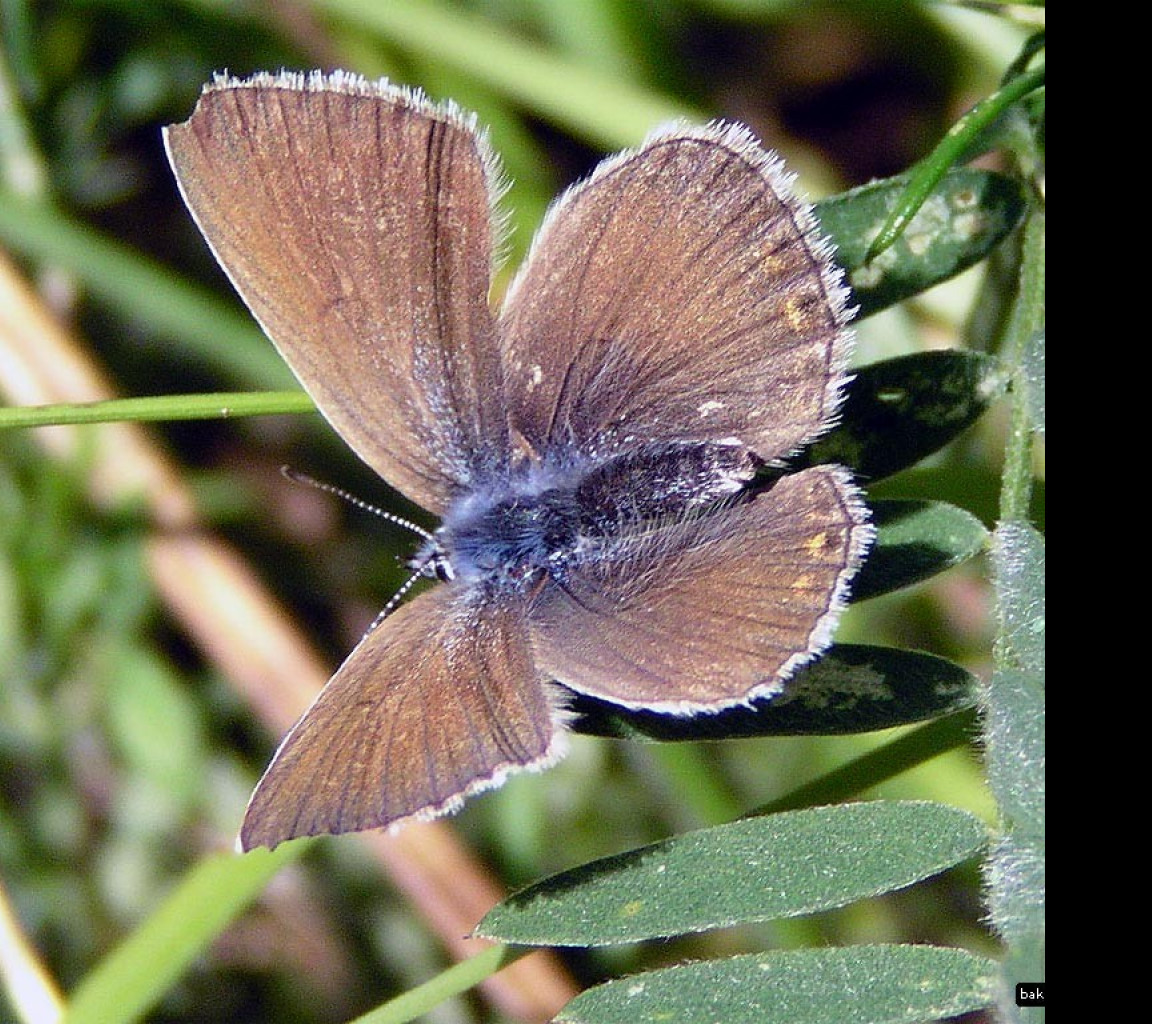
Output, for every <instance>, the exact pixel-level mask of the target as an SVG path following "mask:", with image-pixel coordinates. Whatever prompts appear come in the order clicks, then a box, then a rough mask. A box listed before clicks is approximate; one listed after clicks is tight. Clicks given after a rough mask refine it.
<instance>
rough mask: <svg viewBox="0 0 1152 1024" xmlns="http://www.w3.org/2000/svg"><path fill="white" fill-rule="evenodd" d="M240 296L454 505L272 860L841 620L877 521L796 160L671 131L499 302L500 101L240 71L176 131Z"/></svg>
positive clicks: (189, 183)
mask: <svg viewBox="0 0 1152 1024" xmlns="http://www.w3.org/2000/svg"><path fill="white" fill-rule="evenodd" d="M165 142H166V145H167V149H168V154H169V158H170V160H171V163H172V167H173V169H174V171H175V174H176V178H177V181H178V184H179V186H180V190H181V192H182V194H183V197H184V200H185V202H186V204H187V206H188V208H189V209H190V211H191V213H192V215H193V217H194V218H195V220H196V223H197V224H198V226H199V227H200V230H201V232H202V233H203V235H204V237H205V238H206V240H207V241H208V244H209V245H210V246H211V248H212V251H213V253H214V254H215V256H216V258H217V260H218V261H219V263H220V264H221V266H222V267H223V268H224V270H225V272H226V273H227V274H228V276H229V277H230V279H231V281H232V283H233V284H234V286H235V288H236V290H237V291H238V292H239V294H240V295H241V297H242V298H243V299H244V301H245V302H246V304H247V305H248V307H249V309H250V310H251V311H252V313H253V314H254V316H255V317H256V319H257V320H258V321H259V322H260V324H261V326H262V327H263V329H264V331H265V332H266V333H267V335H268V336H269V338H271V340H272V342H273V343H274V344H275V346H276V347H277V349H278V350H279V352H280V353H281V355H282V356H283V358H284V359H285V360H286V361H287V363H288V365H289V366H290V367H291V368H292V370H293V371H294V373H295V374H296V376H297V377H298V379H299V380H300V382H301V384H302V385H303V386H304V388H305V389H306V390H307V391H308V393H309V394H310V395H311V397H312V398H313V400H314V401H315V403H316V405H317V407H318V408H319V409H320V411H321V412H322V413H323V415H324V417H325V418H326V419H327V421H328V422H329V423H330V424H331V426H332V427H333V429H335V430H336V432H337V433H338V434H339V435H340V436H341V437H342V438H343V439H344V440H345V441H346V442H347V443H348V444H349V445H350V446H351V448H352V449H353V450H354V451H355V452H356V453H357V454H358V455H359V456H360V458H362V459H363V460H364V462H366V463H367V464H368V465H369V466H370V467H371V468H372V469H373V470H375V471H376V472H377V473H378V474H379V475H380V476H381V477H383V478H384V480H386V481H387V482H388V483H389V484H391V485H392V486H393V487H395V488H397V489H398V490H399V491H401V492H402V493H403V494H404V495H406V496H407V497H408V498H410V499H412V500H413V501H414V502H416V503H418V504H419V505H421V506H423V507H424V508H425V509H427V510H428V511H429V512H431V513H434V514H435V515H436V516H437V517H439V519H440V523H441V525H440V526H439V528H438V529H437V530H436V531H435V533H432V534H430V535H429V537H428V539H427V540H426V541H425V543H424V546H423V548H422V550H421V551H420V552H419V553H418V554H417V555H416V557H415V559H414V562H413V565H414V566H415V570H416V571H417V572H420V573H423V574H424V575H429V576H432V575H434V576H437V577H439V578H440V580H441V581H442V582H441V583H440V584H439V585H437V586H433V587H431V588H429V589H427V590H425V591H424V592H423V593H420V594H418V595H417V596H416V597H415V598H413V599H411V600H409V601H406V602H405V603H402V604H399V605H398V607H396V608H395V609H394V610H393V611H391V614H388V615H387V616H384V617H382V618H381V620H380V621H378V623H377V624H376V625H375V626H374V628H372V629H371V630H370V631H369V632H368V633H367V634H366V635H365V636H364V638H363V640H362V641H361V642H360V643H359V645H358V646H357V647H356V648H355V649H354V650H353V652H352V653H351V654H350V655H349V656H348V658H347V660H346V661H345V662H344V663H343V665H342V666H341V667H340V668H339V670H338V671H337V672H336V674H335V675H334V676H333V677H332V679H331V681H330V682H329V683H328V684H327V686H326V687H325V688H324V689H323V690H322V691H321V693H320V694H319V696H318V697H317V698H316V700H315V702H314V703H313V704H312V706H311V707H310V708H309V709H308V711H307V712H306V713H305V714H304V715H303V717H302V718H301V719H300V721H299V722H298V723H297V724H296V725H295V727H294V728H293V729H292V730H291V731H290V732H289V734H288V735H287V737H286V738H285V739H284V740H283V742H282V743H281V745H280V747H279V749H278V750H277V752H276V754H275V757H274V758H273V760H272V762H271V764H270V766H269V767H268V769H267V771H266V773H265V774H264V776H263V778H262V779H261V780H260V782H259V784H258V786H257V788H256V790H255V791H254V793H253V795H252V798H251V801H250V803H249V806H248V809H247V812H246V814H245V818H244V822H243V825H242V828H241V836H240V842H241V845H242V847H243V848H245V849H250V848H253V847H256V846H269V847H272V846H275V845H277V844H278V843H280V842H282V841H284V840H287V839H291V838H293V837H296V836H301V835H314V834H318V833H333V834H334V833H343V832H350V831H357V830H363V829H371V828H380V827H385V826H395V825H398V824H400V823H403V822H405V821H407V820H410V819H413V818H416V819H427V818H431V817H435V816H437V815H441V814H444V813H447V812H450V811H453V810H455V809H456V808H458V807H459V806H460V805H461V803H462V802H463V800H464V799H465V798H466V797H468V796H469V795H471V794H473V793H476V792H479V791H481V790H485V789H488V788H491V787H493V786H497V785H499V784H500V783H501V782H502V781H503V780H504V779H505V778H506V777H507V776H508V775H509V774H510V773H512V772H517V771H521V770H525V769H528V770H536V769H540V768H543V767H545V766H547V765H550V764H552V763H553V762H554V761H555V760H556V759H557V758H558V757H559V756H561V754H562V752H563V749H564V738H565V730H566V724H567V721H568V718H569V713H568V712H567V711H566V704H565V694H566V693H570V692H571V691H576V692H578V693H582V694H588V695H591V696H593V697H597V698H600V699H603V700H606V701H610V702H613V703H615V704H617V705H622V706H624V707H627V708H644V709H650V710H655V711H662V712H667V713H670V714H674V715H695V714H702V713H708V712H715V711H718V710H721V709H724V708H729V707H732V706H735V705H738V704H748V703H750V702H752V701H754V700H756V699H757V698H761V697H767V696H770V695H772V694H774V693H777V692H779V691H780V690H781V688H782V687H783V685H784V683H785V681H786V680H787V679H788V678H789V676H790V675H791V674H792V673H794V672H795V670H796V669H797V668H798V667H799V666H800V665H802V664H804V663H805V662H807V661H809V660H810V659H812V658H813V657H815V656H817V655H818V654H819V653H820V652H821V651H822V650H823V649H824V648H825V647H826V646H827V645H828V644H829V642H830V638H831V634H832V630H833V627H834V625H835V623H836V620H837V617H838V615H839V613H840V610H841V608H842V606H843V604H844V602H845V599H846V596H847V589H848V585H849V582H850V580H851V578H852V576H853V575H854V573H855V572H856V571H857V569H858V567H859V565H860V564H861V561H862V559H863V557H864V554H865V552H866V549H867V547H868V544H869V541H870V538H871V533H872V531H871V527H870V525H869V523H868V515H867V511H866V508H865V505H864V503H863V501H862V499H861V495H860V492H859V490H858V488H857V487H856V485H855V484H854V483H853V482H852V480H851V479H850V476H849V474H848V472H847V471H846V470H844V469H842V468H840V467H835V466H816V467H813V468H808V469H804V470H802V471H800V472H796V473H791V474H788V473H782V472H780V468H781V467H782V465H783V463H784V460H785V459H786V458H787V456H789V455H790V454H792V453H794V452H796V451H797V450H798V449H800V448H801V447H802V446H803V445H805V444H806V443H807V442H809V441H811V440H812V439H813V438H815V437H817V436H818V435H820V434H821V433H823V432H824V431H826V430H827V429H828V428H829V426H830V425H831V424H832V423H833V422H834V420H835V416H836V411H837V408H838V405H839V403H840V401H841V398H842V395H843V391H844V388H845V385H846V382H847V379H848V378H847V374H846V371H845V365H846V361H847V358H848V350H849V346H850V332H849V331H848V329H847V324H848V321H849V319H850V316H851V310H850V309H849V297H848V292H847V289H846V287H845V286H844V284H843V282H842V279H841V273H840V271H839V270H838V269H837V267H836V265H835V263H834V260H833V254H832V249H831V247H830V245H829V244H828V243H827V242H826V241H825V240H824V239H823V238H822V237H821V235H820V234H819V231H818V228H817V224H816V222H815V219H814V216H813V213H812V211H811V209H810V207H809V206H807V205H806V204H805V203H803V202H802V201H801V200H799V199H798V198H797V197H796V196H795V195H794V193H793V191H792V185H791V178H790V176H789V175H788V174H787V173H786V172H785V171H784V169H783V167H782V164H781V161H780V160H779V158H778V157H776V156H774V155H773V154H771V153H769V152H767V151H765V150H764V149H762V148H761V147H760V146H759V144H758V143H757V141H756V140H755V138H754V137H753V136H752V134H751V133H750V132H749V131H748V130H747V129H745V128H744V127H742V126H740V125H736V124H722V123H713V124H709V125H706V126H702V127H692V126H686V125H673V126H669V127H665V128H663V129H660V130H658V131H656V132H654V133H653V134H652V135H650V136H649V137H648V139H647V140H646V141H645V142H644V143H643V144H642V145H641V146H640V147H639V148H637V149H635V150H633V151H628V152H624V153H620V154H618V155H616V156H613V157H610V158H609V159H606V160H605V161H604V162H602V163H601V164H600V165H599V166H598V167H597V168H596V169H595V170H594V172H593V173H592V174H591V175H590V176H589V177H588V178H587V179H586V180H585V181H583V182H581V183H579V184H577V185H575V186H574V187H572V188H570V189H568V190H567V191H566V192H565V193H564V194H563V195H562V196H561V197H560V198H559V199H558V200H557V201H556V202H555V203H554V204H553V205H552V207H551V209H550V210H549V212H548V214H547V216H546V218H545V220H544V223H543V225H542V226H541V228H540V230H539V232H538V234H537V237H536V239H535V240H534V242H533V244H532V247H531V250H530V252H529V255H528V257H527V259H526V260H525V262H524V264H523V266H522V267H521V268H520V270H519V272H518V273H517V274H516V276H515V277H514V279H513V281H512V283H511V284H510V286H509V288H508V289H507V292H506V294H505V297H504V300H503V304H502V306H501V308H500V309H499V311H498V312H494V311H493V309H492V307H491V305H490V299H489V292H490V288H491V283H492V275H493V269H494V263H495V259H496V257H495V254H496V253H497V252H498V250H499V248H500V230H501V224H502V220H501V215H500V213H499V209H498V201H499V199H500V196H501V193H502V190H503V185H502V179H501V176H500V171H499V167H498V163H497V160H496V157H495V155H494V154H493V152H492V150H491V148H490V146H489V144H488V142H487V139H486V136H485V134H484V133H483V132H482V131H481V130H479V128H478V127H477V121H476V118H475V116H474V115H470V114H467V113H465V112H463V111H462V110H460V109H459V108H458V107H456V106H455V105H453V104H435V103H432V102H430V101H429V100H428V99H426V98H425V97H424V96H423V95H422V94H420V93H418V92H416V91H412V90H408V89H404V88H401V87H397V86H395V85H392V84H390V83H388V82H385V81H379V82H369V81H366V80H364V79H362V78H359V77H357V76H354V75H350V74H347V73H342V72H336V73H333V74H328V75H325V74H322V73H320V72H314V73H311V74H308V75H303V74H297V73H280V74H276V75H272V74H258V75H256V76H254V77H252V78H248V79H244V80H238V79H233V78H228V77H217V79H216V80H215V81H214V82H213V83H211V84H210V85H208V86H207V87H206V88H205V90H204V92H203V94H202V96H201V97H200V100H199V102H198V104H197V106H196V108H195V110H194V112H193V114H192V116H191V117H190V118H189V120H187V121H186V122H184V123H182V124H179V125H173V126H170V127H169V128H167V129H166V130H165Z"/></svg>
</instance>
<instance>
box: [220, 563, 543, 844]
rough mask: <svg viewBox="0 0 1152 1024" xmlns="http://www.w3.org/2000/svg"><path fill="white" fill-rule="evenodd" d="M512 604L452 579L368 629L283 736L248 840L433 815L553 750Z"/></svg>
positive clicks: (246, 830)
mask: <svg viewBox="0 0 1152 1024" xmlns="http://www.w3.org/2000/svg"><path fill="white" fill-rule="evenodd" d="M555 738H556V730H555V727H554V725H553V718H552V708H551V707H550V705H549V701H548V698H547V695H546V693H545V690H544V686H543V684H542V682H541V679H540V675H539V672H538V670H537V669H536V668H535V667H534V665H533V664H532V660H531V656H530V653H529V649H528V640H527V632H526V626H525V623H524V619H523V613H522V609H521V608H520V607H519V606H518V605H515V604H512V603H510V602H498V601H495V600H489V599H487V598H485V597H484V596H483V595H481V594H479V593H478V592H473V591H471V590H465V589H464V588H462V587H459V586H456V585H452V584H449V585H445V586H440V587H436V588H434V589H432V590H430V591H428V592H427V593H424V594H421V595H420V596H418V597H417V598H415V599H414V600H413V601H411V602H409V603H408V604H405V605H403V606H402V607H400V608H399V609H397V610H396V612H395V613H393V614H392V615H391V616H389V617H388V618H386V619H385V620H384V621H383V622H382V623H380V625H379V626H377V628H376V629H374V630H373V631H372V632H371V633H369V634H368V635H367V636H366V637H365V638H364V640H363V641H362V642H361V643H360V645H359V646H358V647H357V648H356V649H355V650H354V651H353V652H352V654H351V655H349V657H348V659H347V661H345V662H344V664H343V665H342V666H341V667H340V669H339V671H338V672H337V673H336V675H335V676H333V677H332V680H331V681H330V682H329V683H328V685H327V686H326V687H325V688H324V689H323V691H321V693H320V695H319V697H317V699H316V701H315V703H314V704H313V705H312V707H311V708H310V709H309V710H308V711H307V712H306V713H305V715H304V716H303V717H302V718H301V719H300V721H299V722H298V723H297V724H296V726H295V727H294V728H293V729H292V731H291V732H290V733H289V734H288V736H287V738H286V739H285V740H284V742H283V743H282V744H281V745H280V749H279V750H278V751H277V752H276V756H275V758H274V759H273V761H272V764H271V765H270V766H269V768H268V770H267V771H266V772H265V774H264V777H263V778H262V779H261V780H260V784H259V785H258V786H257V787H256V791H255V792H254V793H253V794H252V799H251V801H250V803H249V805H248V810H247V813H246V814H245V816H244V824H243V826H242V828H241V832H240V840H241V845H242V846H243V848H244V849H252V848H253V847H256V846H269V847H274V846H276V845H277V844H278V843H281V842H283V841H284V840H287V839H292V838H295V837H296V836H304V835H316V834H320V833H333V834H335V833H341V832H355V831H360V830H363V829H370V828H380V827H383V826H388V825H393V824H395V823H397V822H398V821H401V820H403V819H406V818H411V817H414V816H415V817H420V818H429V817H435V816H437V815H439V814H444V813H447V812H449V811H452V810H454V809H456V808H457V807H458V806H459V805H460V803H461V802H462V801H463V799H464V797H466V796H468V795H469V794H471V793H474V792H477V791H479V790H483V789H486V788H488V787H490V786H493V785H498V784H499V782H500V781H501V780H502V779H503V777H504V776H505V775H506V774H508V773H509V772H514V771H520V770H522V769H526V768H535V767H541V766H543V765H545V764H547V763H549V762H550V761H551V760H554V759H555V757H556V756H557V754H558V750H557V745H556V743H555V742H554V741H555Z"/></svg>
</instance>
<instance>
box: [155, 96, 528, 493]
mask: <svg viewBox="0 0 1152 1024" xmlns="http://www.w3.org/2000/svg"><path fill="white" fill-rule="evenodd" d="M165 138H166V142H167V146H168V152H169V156H170V159H171V162H172V166H173V168H174V170H175V172H176V177H177V179H178V181H179V184H180V188H181V191H182V192H183V194H184V198H185V200H186V202H187V204H188V206H189V208H190V209H191V211H192V214H193V216H194V217H195V218H196V222H197V223H198V224H199V226H200V229H201V231H202V232H203V233H204V235H205V237H206V238H207V240H208V242H209V244H210V245H211V247H212V250H213V252H214V253H215V254H216V257H217V259H218V260H219V261H220V263H221V265H222V266H223V267H224V269H225V270H226V271H227V273H228V275H229V277H230V278H231V279H232V282H233V284H234V285H235V286H236V289H237V291H238V292H239V293H240V295H241V296H242V297H243V299H244V301H245V302H246V303H247V304H248V306H249V308H250V309H251V310H252V312H253V314H254V315H255V316H256V318H257V320H259V321H260V324H261V325H262V326H263V328H264V330H265V331H266V332H267V334H268V335H269V337H270V338H271V339H272V340H273V342H274V343H275V344H276V347H277V348H278V349H279V351H280V353H281V354H282V355H283V357H284V359H285V360H286V361H287V363H288V365H289V366H290V367H291V368H292V370H293V371H294V372H295V374H296V376H297V377H298V378H299V379H300V381H301V383H302V384H303V385H304V387H305V388H306V389H307V391H308V392H309V394H311V396H312V397H313V399H314V400H315V401H316V404H317V405H318V406H319V408H320V411H321V412H322V413H323V414H324V417H325V418H326V419H327V420H328V421H329V422H330V423H331V424H332V426H333V427H334V428H335V429H336V430H337V431H338V432H339V433H340V435H341V436H342V437H343V438H344V440H345V441H347V442H348V444H349V445H350V446H351V447H352V448H353V449H354V450H355V451H356V452H357V453H358V454H359V455H360V457H361V458H363V459H364V461H365V462H367V463H368V464H369V465H370V466H371V467H372V468H373V469H375V470H376V471H377V472H378V473H379V474H380V475H381V476H383V477H384V478H385V479H386V480H388V481H389V482H390V483H391V484H393V485H394V486H396V487H397V488H399V489H400V490H401V491H403V492H404V493H405V494H406V495H407V496H408V497H409V498H411V499H413V500H414V501H417V502H419V503H420V504H421V505H423V506H425V507H426V508H428V509H430V510H432V511H434V512H437V513H443V511H444V509H445V508H446V507H447V504H448V502H449V500H450V498H451V497H452V496H453V495H454V494H456V493H457V492H458V491H459V490H461V489H462V488H467V487H468V486H469V484H470V482H471V480H472V479H473V477H474V475H475V474H476V473H477V472H478V471H482V470H483V469H485V468H487V467H489V466H490V465H491V464H493V463H497V464H498V463H500V461H501V460H502V459H503V458H504V454H505V448H506V428H505V422H506V410H505V408H504V403H503V398H502V395H501V392H500V387H499V382H500V370H499V365H498V353H497V350H496V347H495V343H494V340H493V324H492V317H491V314H490V311H489V308H488V289H489V280H490V270H491V268H490V261H491V258H492V245H493V243H492V222H491V217H490V208H491V206H492V203H493V201H494V193H495V185H494V180H495V171H494V161H493V158H492V157H491V155H490V153H489V151H488V149H487V146H486V144H485V143H484V140H483V139H482V138H481V137H480V136H479V135H478V134H477V132H476V130H475V128H474V126H473V123H472V121H471V120H469V119H468V118H466V117H464V116H463V115H462V114H460V113H459V112H457V111H456V110H455V109H454V108H450V107H437V106H434V105H432V104H431V103H429V102H427V101H426V100H424V99H422V98H421V97H419V96H418V95H416V94H414V93H411V92H407V91H404V90H401V89H398V88H394V87H391V86H387V85H375V84H370V83H367V82H365V81H363V80H362V79H358V78H355V77H354V76H350V75H343V74H339V73H338V74H336V75H333V76H329V77H324V76H320V75H313V76H310V77H304V76H302V75H291V74H285V75H280V76H271V75H258V76H256V77H255V78H253V79H249V80H245V81H236V80H232V79H222V80H219V81H218V82H217V83H216V84H214V85H212V86H209V87H208V88H207V89H206V90H205V91H204V94H203V95H202V96H201V98H200V101H199V103H198V104H197V106H196V109H195V111H194V112H193V114H192V116H191V118H190V119H189V120H188V121H186V122H184V123H183V124H179V125H173V126H172V127H170V128H168V129H167V130H166V133H165Z"/></svg>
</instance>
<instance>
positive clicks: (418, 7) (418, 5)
mask: <svg viewBox="0 0 1152 1024" xmlns="http://www.w3.org/2000/svg"><path fill="white" fill-rule="evenodd" d="M313 6H315V7H317V8H319V9H321V10H323V11H326V12H327V13H329V14H333V15H336V16H338V17H340V18H342V19H344V20H346V21H348V22H351V23H354V24H356V25H358V26H361V27H362V28H364V29H367V30H368V31H370V32H373V33H377V34H379V35H380V36H382V37H383V38H386V39H388V40H389V41H390V42H392V43H394V44H396V45H398V46H402V47H404V48H406V49H409V50H411V51H412V52H413V53H417V54H420V55H421V56H423V57H426V58H434V59H435V60H436V61H438V62H440V63H443V64H444V65H446V66H448V67H451V68H454V69H456V70H458V71H462V72H465V73H467V74H469V75H471V76H473V77H474V78H476V79H477V80H478V81H480V82H482V83H484V84H485V85H486V86H488V87H489V88H492V89H494V90H496V91H497V92H499V93H501V94H503V95H504V96H506V97H507V98H509V99H511V100H513V101H515V102H516V103H519V104H521V105H523V106H524V107H526V108H527V109H528V110H530V111H532V112H533V113H535V114H538V115H540V116H541V117H543V118H545V119H546V120H548V121H551V122H552V123H553V124H556V125H558V126H560V127H562V128H564V129H566V130H568V131H571V132H572V133H574V134H575V135H577V136H579V137H580V138H583V139H585V140H586V141H588V142H590V143H592V144H594V145H597V146H602V147H604V148H606V149H619V148H622V147H625V146H635V145H636V144H637V143H639V142H640V141H641V139H643V138H644V136H645V135H646V134H647V133H648V132H649V131H651V129H652V128H654V127H655V126H656V125H658V124H662V123H664V122H666V121H672V120H676V119H677V118H687V119H689V120H692V121H704V120H707V115H706V114H703V113H701V112H699V111H696V110H693V109H692V108H691V107H688V106H686V105H685V104H683V103H681V102H678V101H677V100H675V99H673V98H671V97H668V96H664V95H661V94H660V93H657V92H654V91H652V90H649V89H646V88H644V87H643V86H640V85H637V84H636V83H635V82H633V81H630V80H629V79H626V78H620V77H616V76H613V75H610V74H607V73H605V72H604V71H601V70H598V69H596V68H594V67H591V66H585V65H582V64H578V63H574V62H572V61H570V60H569V59H568V58H566V57H562V56H559V55H557V54H556V53H555V52H552V51H549V50H547V49H545V48H544V47H541V46H538V45H536V44H534V43H531V42H529V41H527V40H525V39H521V38H519V37H517V36H515V35H513V34H512V33H510V32H508V31H506V30H504V29H502V28H500V27H499V26H497V25H494V24H493V23H492V21H490V20H489V19H486V18H483V17H480V16H478V15H475V14H472V13H470V12H468V11H464V10H459V9H456V8H453V7H450V6H447V5H445V4H441V3H436V2H434V0H389V2H388V3H383V4H382V3H377V2H375V0H313Z"/></svg>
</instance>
